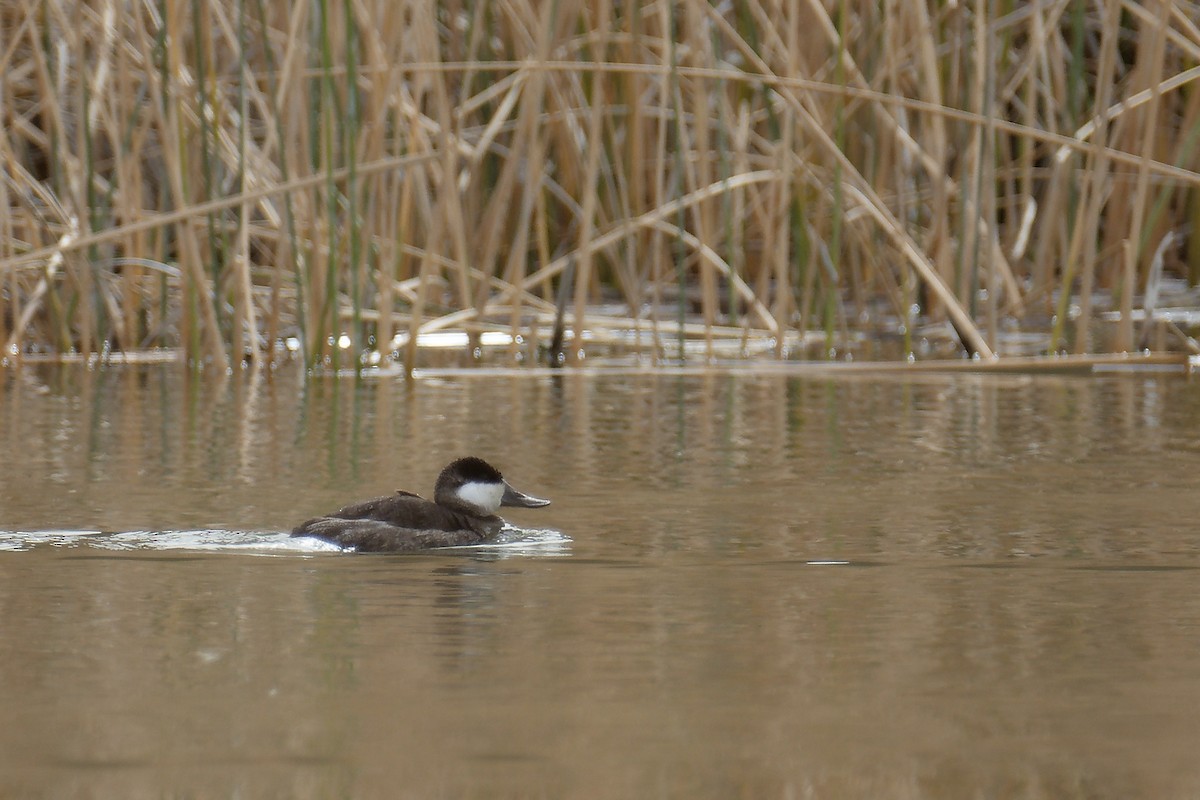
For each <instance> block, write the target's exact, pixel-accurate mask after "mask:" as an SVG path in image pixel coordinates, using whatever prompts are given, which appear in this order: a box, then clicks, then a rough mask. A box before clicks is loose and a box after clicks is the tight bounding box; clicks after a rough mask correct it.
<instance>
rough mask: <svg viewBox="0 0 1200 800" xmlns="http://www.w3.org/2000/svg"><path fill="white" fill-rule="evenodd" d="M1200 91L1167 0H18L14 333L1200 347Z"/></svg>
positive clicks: (0, 238) (8, 82) (526, 351)
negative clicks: (1171, 300) (1168, 316)
mask: <svg viewBox="0 0 1200 800" xmlns="http://www.w3.org/2000/svg"><path fill="white" fill-rule="evenodd" d="M1197 77H1200V24H1198V21H1197V19H1196V16H1195V13H1194V6H1192V5H1191V4H1184V3H1174V2H1150V3H1134V2H1110V3H1088V2H1082V0H1064V1H1062V2H1054V1H1053V0H1051V1H1049V2H1042V3H1018V2H1007V1H1003V0H989V1H987V2H985V1H984V0H974V1H972V2H961V3H955V4H927V3H922V2H900V3H875V2H870V3H868V2H861V1H860V0H836V2H829V0H825V1H823V2H819V1H818V0H776V1H775V2H771V1H770V0H739V2H737V3H719V4H712V3H709V2H706V1H704V0H677V2H666V1H663V0H659V1H656V2H642V3H637V2H634V3H614V2H612V0H588V1H587V2H580V1H579V0H558V1H555V0H545V1H543V2H535V1H534V0H496V1H495V2H475V3H470V2H462V1H461V0H459V1H457V2H455V1H451V2H443V3H430V2H424V1H423V0H411V1H409V2H403V1H401V2H394V1H393V0H358V1H357V2H353V3H350V2H334V0H310V1H309V2H292V3H289V2H280V1H279V0H204V1H201V0H195V1H194V2H191V3H185V2H180V1H179V0H153V1H151V0H145V1H144V2H139V1H138V0H125V1H124V2H119V1H118V0H91V2H77V1H74V0H42V1H41V2H35V1H34V0H0V129H2V130H3V135H2V136H0V176H2V180H0V339H2V340H3V344H4V347H5V353H4V355H5V357H6V358H8V359H9V360H19V359H20V358H21V357H22V356H23V355H24V354H29V353H45V352H51V353H63V354H66V353H77V354H83V355H85V356H86V355H89V354H92V353H100V354H104V353H112V352H123V353H133V352H136V351H143V350H148V349H156V348H177V349H179V350H180V351H181V352H183V353H186V355H187V357H188V358H189V359H191V360H192V361H193V363H196V364H209V365H213V366H216V367H229V366H230V365H233V364H243V363H244V364H250V363H254V364H258V363H268V362H274V361H277V360H279V359H282V358H301V359H303V360H304V361H305V362H306V363H308V364H309V365H312V366H314V367H318V366H322V365H327V366H329V367H333V368H350V367H353V368H358V367H361V366H363V365H366V364H375V363H379V362H381V361H386V360H389V359H399V360H400V361H402V362H403V364H404V365H405V366H406V368H409V369H411V368H412V366H413V365H415V364H417V363H419V360H420V357H421V352H422V351H421V348H422V347H423V342H425V341H428V340H429V339H428V337H430V336H431V335H432V334H435V333H437V332H447V331H455V332H459V333H461V334H465V335H466V338H465V340H464V342H465V345H464V347H465V349H466V350H467V351H468V352H477V351H478V348H480V346H481V345H480V342H481V340H482V337H483V335H484V334H485V333H489V332H501V333H504V334H506V336H505V338H504V339H503V341H504V342H505V344H503V345H502V346H501V350H502V352H503V353H505V354H508V357H511V358H512V359H513V360H514V362H515V361H518V360H519V361H521V362H522V363H551V364H562V363H573V362H575V361H577V360H578V359H579V358H581V357H584V356H586V355H588V354H589V351H590V350H592V349H594V348H597V347H599V346H600V345H599V344H597V343H599V342H604V343H606V346H612V347H618V348H619V347H620V344H621V342H622V341H626V342H628V341H633V342H636V343H637V347H636V348H634V349H636V350H637V352H640V353H644V354H646V356H647V357H649V358H652V359H668V360H671V359H676V358H680V357H684V356H687V357H689V358H705V357H708V358H711V357H713V355H714V353H717V352H718V351H719V349H720V345H721V343H722V342H728V341H741V342H742V349H741V352H742V353H743V354H745V355H747V356H748V357H759V356H757V355H751V354H758V353H766V355H764V356H762V357H769V358H797V357H804V358H820V359H824V358H830V357H835V356H836V355H837V354H840V353H845V352H847V351H852V350H853V348H854V342H856V341H861V340H862V337H863V336H864V335H866V336H870V335H872V334H873V333H879V332H884V333H886V335H888V336H890V337H892V338H894V339H897V340H898V341H900V342H901V345H900V346H899V347H897V348H896V351H895V352H896V353H897V354H898V355H899V356H901V357H903V356H905V355H908V356H911V354H913V353H914V352H918V351H919V347H918V344H917V340H918V339H922V338H924V339H925V340H926V341H928V340H929V339H930V338H931V337H932V338H937V337H938V336H947V337H949V338H950V339H952V341H953V343H954V346H953V347H952V348H950V351H952V352H960V353H963V354H974V355H977V356H978V357H979V358H981V359H984V360H987V359H989V358H991V357H993V356H999V355H1005V354H1013V353H1014V349H1013V347H1012V346H1011V345H1010V344H1009V342H1010V341H1012V334H1013V333H1014V332H1027V331H1036V332H1039V333H1040V334H1041V338H1040V339H1038V345H1037V348H1038V349H1039V350H1041V351H1043V352H1047V353H1057V352H1063V351H1071V352H1074V353H1096V352H1101V351H1107V350H1111V351H1129V350H1133V349H1136V348H1137V347H1139V346H1145V345H1146V344H1147V343H1151V344H1156V345H1157V346H1159V347H1162V348H1175V349H1178V347H1179V342H1183V343H1184V344H1185V346H1188V347H1193V348H1194V346H1195V345H1194V343H1192V342H1191V341H1190V339H1189V338H1188V325H1189V324H1190V323H1182V324H1175V323H1171V328H1170V329H1169V331H1170V335H1167V336H1165V337H1164V336H1161V335H1160V336H1157V337H1150V336H1149V333H1148V331H1149V329H1150V327H1151V326H1152V324H1154V323H1155V322H1156V320H1158V319H1159V318H1160V317H1161V316H1162V314H1161V312H1162V310H1163V301H1164V299H1165V295H1166V293H1167V290H1168V289H1172V288H1173V289H1174V291H1175V294H1176V295H1177V297H1178V298H1180V302H1182V303H1183V304H1184V305H1192V306H1194V305H1195V301H1196V297H1197V295H1196V294H1194V293H1193V292H1192V290H1191V288H1190V287H1192V286H1194V285H1195V284H1196V283H1197V282H1200V245H1197V244H1196V239H1195V237H1193V236H1192V235H1191V233H1192V229H1193V221H1194V220H1196V219H1197V218H1200V194H1198V190H1200V174H1198V173H1197V171H1196V170H1197V165H1196V163H1195V162H1196V153H1197V147H1196V144H1197V140H1198V139H1200V86H1198V85H1197V83H1196V81H1195V79H1196V78H1197ZM1150 298H1152V302H1149V303H1148V302H1147V299H1150ZM1105 314H1109V315H1115V322H1111V323H1110V322H1106V320H1107V319H1109V318H1108V317H1106V316H1105ZM1139 315H1140V318H1141V319H1142V320H1143V321H1142V323H1141V327H1142V328H1143V329H1144V331H1139V330H1138V329H1137V327H1135V324H1134V322H1135V318H1137V317H1139ZM1110 330H1111V335H1109V334H1108V333H1106V331H1110ZM617 332H619V333H620V335H617ZM1139 336H1140V337H1141V338H1139ZM752 343H753V344H754V345H756V346H755V347H751V346H750V345H751V344H752ZM763 343H766V345H767V346H766V347H762V346H761V345H762V344H763Z"/></svg>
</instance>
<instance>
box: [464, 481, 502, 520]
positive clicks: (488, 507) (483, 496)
mask: <svg viewBox="0 0 1200 800" xmlns="http://www.w3.org/2000/svg"><path fill="white" fill-rule="evenodd" d="M458 496H459V497H461V498H462V499H463V500H465V501H467V502H468V503H470V504H471V505H473V506H475V507H476V508H482V509H483V510H484V511H486V512H487V513H489V514H495V513H496V512H497V511H499V510H500V498H502V497H504V484H503V483H479V482H476V481H472V482H470V483H464V484H463V485H462V486H461V487H460V488H459V490H458Z"/></svg>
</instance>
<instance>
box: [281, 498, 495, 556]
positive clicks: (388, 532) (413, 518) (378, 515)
mask: <svg viewBox="0 0 1200 800" xmlns="http://www.w3.org/2000/svg"><path fill="white" fill-rule="evenodd" d="M502 527H504V520H502V519H500V517H498V516H496V515H495V514H489V515H487V516H475V515H474V514H470V513H467V512H464V511H455V510H454V509H451V508H446V507H445V506H440V505H438V504H437V503H433V502H430V501H429V500H426V499H425V498H423V497H420V496H418V495H415V494H412V493H410V492H397V493H396V494H394V495H389V496H387V497H376V498H374V499H372V500H364V501H362V502H361V503H352V504H350V505H348V506H344V507H342V508H339V509H338V510H337V511H334V512H333V513H332V514H329V515H327V516H323V517H313V518H312V519H310V520H307V521H305V522H302V523H300V525H298V526H297V527H296V529H295V530H293V531H292V536H316V537H317V538H319V539H324V540H325V541H327V542H333V543H334V544H336V545H340V546H341V547H353V548H354V549H355V550H359V551H362V552H373V553H387V552H391V553H403V552H409V551H413V550H428V549H430V548H433V547H456V546H462V545H467V544H479V543H481V542H486V541H488V540H489V539H494V538H495V537H496V535H497V534H498V533H500V529H501V528H502Z"/></svg>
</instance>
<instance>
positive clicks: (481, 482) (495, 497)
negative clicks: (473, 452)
mask: <svg viewBox="0 0 1200 800" xmlns="http://www.w3.org/2000/svg"><path fill="white" fill-rule="evenodd" d="M433 500H434V502H435V503H437V504H438V505H441V506H447V507H449V508H456V509H459V510H462V511H466V512H468V513H471V514H474V515H476V516H480V517H490V516H493V515H494V514H495V513H496V512H497V511H499V510H500V507H501V506H516V507H519V508H540V507H541V506H548V505H550V501H549V500H542V499H541V498H538V497H531V496H530V495H527V494H524V493H522V492H518V491H517V490H516V489H514V488H513V487H512V486H509V484H508V482H507V481H505V480H504V476H503V475H501V474H500V470H498V469H496V468H495V467H493V466H492V465H491V464H489V463H487V462H486V461H484V460H483V459H482V458H475V457H474V456H468V457H467V458H460V459H458V460H457V461H453V462H451V463H450V464H449V465H447V467H446V468H445V469H443V470H442V473H441V474H440V475H438V479H437V484H436V485H435V486H434V488H433Z"/></svg>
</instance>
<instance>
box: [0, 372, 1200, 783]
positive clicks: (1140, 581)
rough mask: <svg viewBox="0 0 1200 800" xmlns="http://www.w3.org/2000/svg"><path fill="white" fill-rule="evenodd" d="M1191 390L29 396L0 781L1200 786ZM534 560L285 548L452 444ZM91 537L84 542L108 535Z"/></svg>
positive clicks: (1199, 402) (35, 376)
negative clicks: (483, 476) (523, 498)
mask: <svg viewBox="0 0 1200 800" xmlns="http://www.w3.org/2000/svg"><path fill="white" fill-rule="evenodd" d="M1198 423H1200V389H1198V388H1197V386H1196V385H1195V383H1194V382H1193V381H1189V380H1188V379H1186V378H1182V377H1166V376H1157V377H1156V376H1151V377H1145V376H1111V377H1092V378H1078V377H1069V378H1068V377H1038V378H1030V377H1011V376H1010V377H991V376H989V377H981V376H915V377H903V378H899V377H861V376H858V377H849V376H847V377H827V376H821V377H807V378H795V377H785V376H782V375H763V374H752V373H741V374H707V375H647V374H609V375H591V376H588V375H579V374H567V375H563V376H560V377H549V376H544V375H543V376H539V375H530V374H504V375H495V374H493V375H475V374H466V375H460V376H454V375H447V376H442V377H426V378H424V379H422V380H420V381H418V382H417V383H416V384H414V385H413V386H406V385H405V384H404V383H403V382H400V381H396V380H393V379H387V378H384V379H375V380H367V381H363V382H361V383H355V382H354V381H353V380H351V379H343V380H333V379H318V380H314V381H312V382H310V383H309V384H307V385H305V384H303V383H302V382H301V381H300V380H299V378H298V377H297V376H295V375H290V374H289V375H277V376H275V377H274V379H272V380H261V381H258V382H257V383H254V382H251V381H249V380H246V379H242V378H238V379H235V380H232V381H231V382H230V383H229V384H227V385H226V386H225V387H223V388H214V387H211V386H206V385H199V384H196V383H192V382H189V381H188V380H186V379H185V377H184V376H183V375H182V374H181V372H180V371H179V370H178V369H177V368H174V367H147V368H125V369H114V370H108V371H87V370H84V369H81V368H68V369H60V368H41V367H38V368H34V367H26V368H24V369H22V370H20V371H12V370H10V371H7V372H2V373H0V458H2V459H3V460H2V461H0V615H2V616H0V620H2V622H0V797H6V798H7V797H10V796H11V797H23V798H24V797H29V798H74V797H123V798H160V797H191V798H225V797H247V798H251V797H254V798H257V797H295V798H326V797H356V798H357V797H412V798H430V797H455V798H457V797H489V798H492V797H586V798H592V797H596V798H628V797H712V798H727V797H754V798H760V797H762V798H766V797H780V798H792V797H796V798H799V797H835V798H845V797H863V798H868V797H870V798H874V797H912V798H918V797H920V798H924V797H945V798H961V797H1012V796H1021V797H1054V798H1064V797H1066V798H1070V797H1113V798H1124V797H1160V798H1165V797H1180V798H1182V797H1195V796H1197V795H1198V794H1200V762H1198V761H1197V758H1196V754H1197V752H1200V571H1198V568H1200V527H1198V526H1197V512H1198V511H1200V495H1198V494H1197V492H1196V480H1197V474H1198V472H1200V470H1198V467H1200V424H1198ZM462 453H475V454H478V455H481V456H484V457H486V458H489V459H491V460H494V461H495V462H496V463H497V464H498V465H499V466H501V468H502V469H504V470H505V473H506V476H507V477H509V478H510V479H511V480H512V482H513V483H514V484H516V485H517V486H518V487H519V488H522V489H524V490H526V491H528V492H531V493H534V494H538V495H541V496H546V497H550V498H552V499H553V500H554V504H553V505H552V506H550V507H549V508H547V509H541V510H520V509H518V510H515V511H513V512H512V513H511V514H509V515H508V518H509V520H510V521H511V522H513V523H515V524H516V525H519V526H521V527H523V528H530V529H536V530H533V531H531V533H530V535H529V538H528V540H527V541H524V543H522V542H518V543H517V545H516V546H510V547H501V548H490V549H489V548H483V549H478V550H458V551H448V552H443V553H440V554H435V555H418V556H371V555H355V554H343V553H332V552H328V551H326V550H322V549H320V548H318V547H315V546H311V544H310V545H305V544H304V543H303V542H299V543H298V542H297V541H296V540H289V539H288V538H287V537H286V536H284V535H283V534H282V531H284V530H286V529H288V528H290V527H291V525H293V524H294V523H296V522H297V521H299V520H300V519H303V518H304V517H307V516H309V515H311V514H314V513H317V512H321V511H324V510H328V509H330V508H332V507H335V506H337V505H339V504H341V503H343V502H345V501H347V500H350V499H356V498H360V497H365V496H370V495H372V494H376V493H383V492H387V491H390V490H391V489H393V488H397V487H405V488H410V489H418V490H421V491H426V492H427V491H428V490H429V488H430V484H431V483H432V479H433V476H434V475H435V473H436V472H437V470H438V469H439V468H440V467H441V466H442V464H443V463H444V462H445V461H447V460H448V459H449V458H450V457H452V456H455V455H458V454H462ZM89 532H90V533H89Z"/></svg>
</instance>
